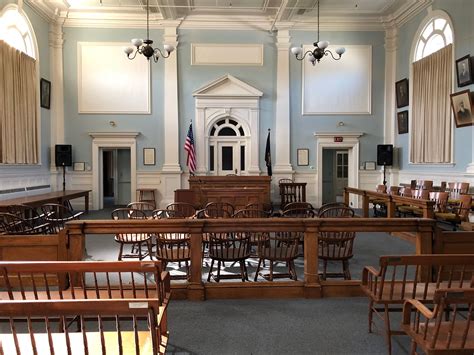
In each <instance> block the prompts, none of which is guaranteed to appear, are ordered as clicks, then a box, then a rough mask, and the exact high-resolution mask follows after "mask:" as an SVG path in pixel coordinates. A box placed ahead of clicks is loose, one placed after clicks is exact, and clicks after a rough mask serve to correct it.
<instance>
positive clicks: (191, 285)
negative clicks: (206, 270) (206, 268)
mask: <svg viewBox="0 0 474 355" xmlns="http://www.w3.org/2000/svg"><path fill="white" fill-rule="evenodd" d="M202 227H203V223H202V222H201V223H199V224H197V225H193V226H192V227H191V228H190V233H191V270H190V273H191V276H190V279H189V281H188V299H189V300H192V301H204V300H205V298H206V295H205V292H204V285H203V283H202Z"/></svg>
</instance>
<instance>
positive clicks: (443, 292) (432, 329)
mask: <svg viewBox="0 0 474 355" xmlns="http://www.w3.org/2000/svg"><path fill="white" fill-rule="evenodd" d="M433 303H434V305H433V307H430V308H431V309H430V308H428V307H426V306H425V305H424V304H423V303H421V302H420V301H418V300H414V299H410V300H407V301H405V304H404V306H403V320H402V329H403V331H404V332H405V333H406V334H408V335H409V336H410V337H411V339H412V346H411V353H412V354H415V353H416V350H417V347H418V346H419V347H421V348H422V349H423V351H424V352H425V353H426V354H447V353H450V354H454V353H455V354H472V353H474V311H473V307H474V289H470V290H466V289H452V288H451V289H439V290H436V291H435V295H434V299H433ZM445 315H447V316H448V319H444V320H443V318H444V316H445Z"/></svg>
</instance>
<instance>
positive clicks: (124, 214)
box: [112, 208, 153, 260]
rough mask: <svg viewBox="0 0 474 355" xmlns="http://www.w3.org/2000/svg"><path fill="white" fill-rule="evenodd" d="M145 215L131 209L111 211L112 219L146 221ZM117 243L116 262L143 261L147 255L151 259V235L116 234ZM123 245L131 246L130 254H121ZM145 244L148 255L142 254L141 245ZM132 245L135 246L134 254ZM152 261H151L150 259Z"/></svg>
mask: <svg viewBox="0 0 474 355" xmlns="http://www.w3.org/2000/svg"><path fill="white" fill-rule="evenodd" d="M146 218H147V217H146V214H145V212H143V211H140V210H134V209H131V208H117V209H115V210H113V211H112V219H115V220H119V219H146ZM114 239H115V241H116V242H117V243H120V251H119V256H118V260H122V258H136V257H138V259H139V260H143V259H144V258H145V257H146V256H147V255H148V256H149V257H150V259H152V255H153V254H152V248H151V235H150V234H147V233H117V234H115V237H114ZM125 244H132V252H131V253H130V254H125V255H124V254H123V247H124V245H125ZM143 244H146V246H147V248H148V254H143V253H142V245H143ZM134 245H136V251H137V253H136V252H134V251H135V248H134ZM152 260H153V259H152Z"/></svg>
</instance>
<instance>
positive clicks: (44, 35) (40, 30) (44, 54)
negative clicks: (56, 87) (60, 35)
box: [0, 0, 51, 174]
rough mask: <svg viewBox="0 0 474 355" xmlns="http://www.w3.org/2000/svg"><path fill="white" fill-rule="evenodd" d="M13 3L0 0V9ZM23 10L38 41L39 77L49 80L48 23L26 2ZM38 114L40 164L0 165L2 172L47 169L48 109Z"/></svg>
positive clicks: (49, 120) (42, 109)
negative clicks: (39, 117)
mask: <svg viewBox="0 0 474 355" xmlns="http://www.w3.org/2000/svg"><path fill="white" fill-rule="evenodd" d="M11 3H14V4H16V1H5V0H0V9H3V7H4V6H5V5H7V4H11ZM23 10H24V11H25V13H26V15H27V16H28V19H29V20H30V22H31V25H32V26H33V29H34V32H35V36H36V41H37V43H38V51H39V65H40V67H39V71H40V75H39V77H41V78H45V79H48V80H50V75H49V43H48V31H49V25H48V23H47V22H46V21H45V20H44V19H43V18H41V17H40V16H38V14H37V13H36V12H34V11H33V10H32V9H31V8H30V7H29V6H28V4H26V3H25V5H24V8H23ZM38 88H39V83H38ZM40 115H41V127H40V130H41V147H40V156H41V165H37V166H34V165H26V166H20V165H16V166H14V167H12V166H8V165H0V171H3V172H11V171H18V172H19V174H21V172H20V171H46V170H49V161H50V157H49V146H50V143H51V139H50V126H51V119H50V110H47V109H44V108H41V109H40Z"/></svg>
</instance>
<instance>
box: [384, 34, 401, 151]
mask: <svg viewBox="0 0 474 355" xmlns="http://www.w3.org/2000/svg"><path fill="white" fill-rule="evenodd" d="M397 49H398V28H397V27H396V26H394V25H393V26H390V27H387V28H386V30H385V103H384V107H385V115H384V116H385V118H384V143H385V144H393V143H394V142H395V127H396V125H395V121H396V117H397V112H396V105H395V80H396V71H397V70H396V69H397Z"/></svg>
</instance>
